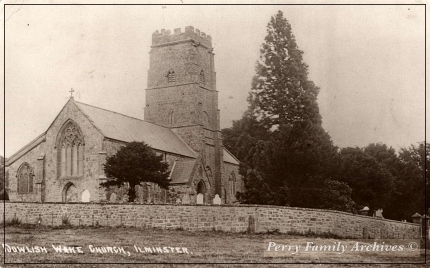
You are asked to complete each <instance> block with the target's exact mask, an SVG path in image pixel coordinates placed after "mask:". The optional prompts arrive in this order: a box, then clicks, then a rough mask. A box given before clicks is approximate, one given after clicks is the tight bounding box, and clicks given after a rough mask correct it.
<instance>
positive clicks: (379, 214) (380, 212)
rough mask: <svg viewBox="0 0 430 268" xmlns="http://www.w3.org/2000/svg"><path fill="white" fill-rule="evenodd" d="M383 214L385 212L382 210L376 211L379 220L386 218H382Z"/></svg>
mask: <svg viewBox="0 0 430 268" xmlns="http://www.w3.org/2000/svg"><path fill="white" fill-rule="evenodd" d="M382 212H384V211H383V210H382V209H381V208H380V209H378V210H377V211H375V217H378V218H384V217H383V216H382Z"/></svg>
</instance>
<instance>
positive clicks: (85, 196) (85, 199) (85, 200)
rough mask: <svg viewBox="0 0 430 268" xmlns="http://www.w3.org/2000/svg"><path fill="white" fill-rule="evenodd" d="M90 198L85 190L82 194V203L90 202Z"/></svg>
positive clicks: (88, 192)
mask: <svg viewBox="0 0 430 268" xmlns="http://www.w3.org/2000/svg"><path fill="white" fill-rule="evenodd" d="M90 197H91V194H90V191H88V190H85V191H84V192H83V193H82V202H90Z"/></svg>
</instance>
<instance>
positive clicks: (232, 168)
mask: <svg viewBox="0 0 430 268" xmlns="http://www.w3.org/2000/svg"><path fill="white" fill-rule="evenodd" d="M232 174H234V177H235V178H236V182H235V187H234V189H235V191H234V192H242V191H243V190H242V187H243V186H242V179H241V176H240V175H239V166H237V165H233V164H230V163H227V162H224V163H223V172H222V184H221V189H222V190H221V199H222V200H223V201H224V202H223V203H225V204H232V203H235V202H236V193H234V194H233V191H232V190H231V187H232V185H231V181H230V177H231V176H232ZM224 193H225V196H224Z"/></svg>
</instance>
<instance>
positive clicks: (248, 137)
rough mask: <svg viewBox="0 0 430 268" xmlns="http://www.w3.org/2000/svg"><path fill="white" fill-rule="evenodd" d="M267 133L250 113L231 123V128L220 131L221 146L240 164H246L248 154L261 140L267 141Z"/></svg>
mask: <svg viewBox="0 0 430 268" xmlns="http://www.w3.org/2000/svg"><path fill="white" fill-rule="evenodd" d="M269 133H270V132H268V131H267V130H266V129H265V128H264V126H262V124H260V123H259V122H258V121H257V120H256V118H255V117H253V116H252V115H251V114H250V113H245V114H244V115H243V116H242V118H241V119H240V120H236V121H233V126H232V127H231V128H224V129H223V130H222V135H223V144H224V146H225V147H226V148H227V150H229V151H230V152H231V153H233V155H235V156H236V157H237V158H238V159H239V160H240V161H241V162H244V163H246V162H248V160H249V155H250V154H249V153H250V150H251V149H252V148H254V147H255V146H256V145H257V143H258V142H259V141H261V140H267V138H268V137H269Z"/></svg>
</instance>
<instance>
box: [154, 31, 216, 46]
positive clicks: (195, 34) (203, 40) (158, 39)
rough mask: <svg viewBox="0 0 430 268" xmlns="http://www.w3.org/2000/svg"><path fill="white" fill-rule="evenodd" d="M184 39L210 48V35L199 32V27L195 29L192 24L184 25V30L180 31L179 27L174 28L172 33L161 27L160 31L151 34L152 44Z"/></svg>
mask: <svg viewBox="0 0 430 268" xmlns="http://www.w3.org/2000/svg"><path fill="white" fill-rule="evenodd" d="M185 40H193V41H194V42H195V43H196V44H201V45H203V46H205V47H207V48H212V37H211V36H210V35H206V34H205V33H204V32H200V30H199V29H195V30H194V27H193V26H187V27H185V32H182V31H181V28H176V29H175V30H174V31H173V34H172V33H171V31H170V30H165V29H162V30H161V32H159V31H158V30H157V31H155V32H154V33H153V34H152V45H153V46H156V45H162V44H167V43H176V42H180V41H185Z"/></svg>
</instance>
